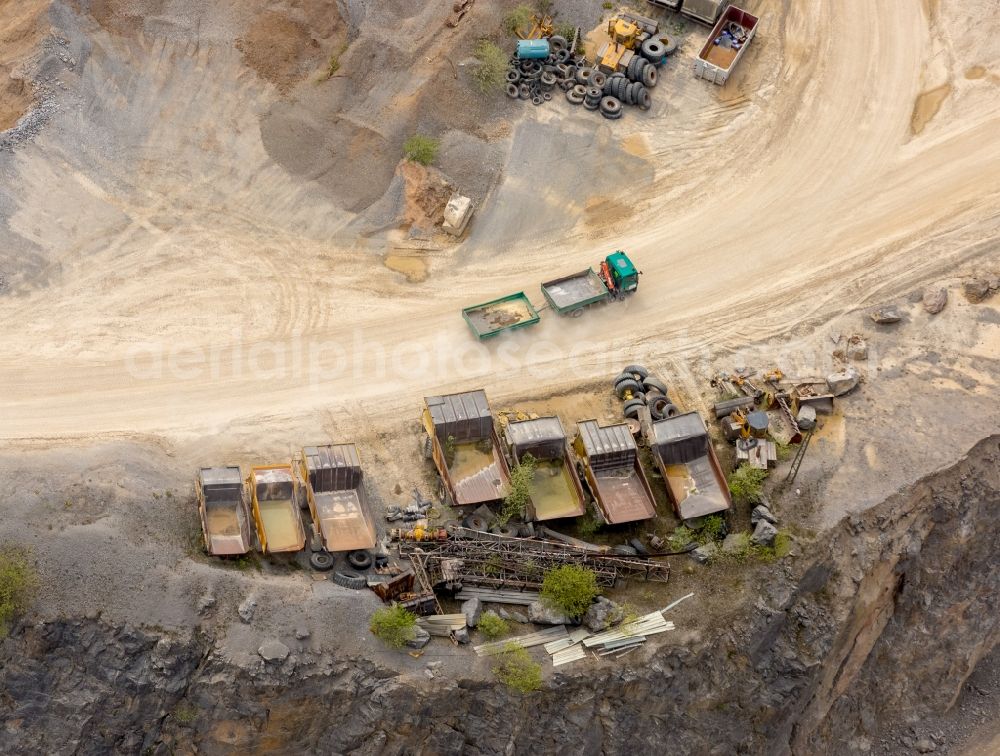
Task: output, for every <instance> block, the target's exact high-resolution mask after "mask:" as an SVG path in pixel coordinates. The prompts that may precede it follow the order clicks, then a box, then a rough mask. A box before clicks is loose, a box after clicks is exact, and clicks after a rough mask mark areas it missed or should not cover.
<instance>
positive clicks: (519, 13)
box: [503, 3, 535, 34]
mask: <svg viewBox="0 0 1000 756" xmlns="http://www.w3.org/2000/svg"><path fill="white" fill-rule="evenodd" d="M534 13H535V9H534V8H532V7H531V6H530V5H528V4H527V3H521V4H520V5H518V6H517V7H516V8H514V9H512V10H511V11H510V13H508V14H507V15H506V16H504V17H503V30H504V31H505V32H507V33H508V34H517V31H518V29H522V30H524V31H527V30H528V28H530V27H531V17H532V15H534Z"/></svg>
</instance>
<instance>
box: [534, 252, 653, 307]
mask: <svg viewBox="0 0 1000 756" xmlns="http://www.w3.org/2000/svg"><path fill="white" fill-rule="evenodd" d="M640 275H641V271H639V270H637V269H636V267H635V265H634V264H633V263H632V260H631V259H629V256H628V255H627V254H625V253H624V252H622V251H621V250H617V251H616V252H613V253H612V254H610V255H608V256H607V257H605V258H604V260H602V261H601V264H600V266H599V269H598V270H597V271H596V272H595V271H594V269H593V268H587V269H586V270H581V271H580V272H579V273H573V274H572V275H569V276H563V277H562V278H555V279H553V280H551V281H545V282H544V283H543V284H542V296H544V297H545V301H546V302H548V304H549V306H550V307H551V308H552V309H553V310H555V311H556V312H558V313H559V314H560V315H569V316H571V317H577V316H579V315H580V314H582V312H583V310H584V309H585V308H587V307H590V306H591V305H594V304H598V303H599V302H607V301H610V300H622V299H624V298H625V297H626V296H627V295H629V294H632V293H633V292H635V291H636V289H638V288H639V276H640Z"/></svg>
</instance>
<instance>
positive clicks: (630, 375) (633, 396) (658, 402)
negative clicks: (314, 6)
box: [613, 365, 678, 420]
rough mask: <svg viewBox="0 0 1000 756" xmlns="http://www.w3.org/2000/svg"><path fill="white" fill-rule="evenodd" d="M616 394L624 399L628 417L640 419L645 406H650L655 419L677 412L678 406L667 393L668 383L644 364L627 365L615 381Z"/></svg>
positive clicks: (623, 406) (623, 407)
mask: <svg viewBox="0 0 1000 756" xmlns="http://www.w3.org/2000/svg"><path fill="white" fill-rule="evenodd" d="M613 386H614V390H615V396H617V397H618V398H619V399H621V400H622V402H623V404H622V414H623V415H624V416H625V418H626V419H630V420H638V419H639V413H640V412H641V410H642V408H643V407H648V408H649V414H650V417H652V418H653V420H663V419H664V418H668V417H673V416H674V415H676V414H677V412H678V410H677V407H675V406H674V404H673V402H671V401H670V397H669V396H668V395H667V384H666V383H664V382H663V381H661V380H660V379H659V378H656V377H655V376H652V375H650V374H649V371H648V370H647V369H646V368H645V367H643V366H642V365H626V366H625V368H624V369H622V372H621V373H620V374H619V375H618V376H617V377H616V378H615V380H614V382H613Z"/></svg>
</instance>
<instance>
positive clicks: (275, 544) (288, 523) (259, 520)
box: [247, 465, 306, 554]
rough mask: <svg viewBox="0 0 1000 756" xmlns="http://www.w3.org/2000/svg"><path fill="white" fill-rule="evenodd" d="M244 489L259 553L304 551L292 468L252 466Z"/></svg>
mask: <svg viewBox="0 0 1000 756" xmlns="http://www.w3.org/2000/svg"><path fill="white" fill-rule="evenodd" d="M247 487H248V488H249V491H250V503H251V509H252V511H253V519H254V524H255V525H256V526H257V538H258V540H259V541H260V548H261V551H263V552H264V553H265V554H272V553H277V552H293V551H301V550H302V549H303V548H305V545H306V532H305V528H303V527H302V518H301V517H300V516H299V506H298V503H297V502H296V497H297V493H298V485H297V481H296V479H295V475H294V473H293V472H292V466H291V465H264V466H259V467H252V468H250V477H249V478H247Z"/></svg>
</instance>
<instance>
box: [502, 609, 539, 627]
mask: <svg viewBox="0 0 1000 756" xmlns="http://www.w3.org/2000/svg"><path fill="white" fill-rule="evenodd" d="M497 616H498V617H499V618H500V619H505V620H510V621H511V622H520V623H521V624H522V625H526V624H528V622H530V621H531V620H529V619H528V618H527V617H525V616H524V613H523V612H519V611H517V610H516V609H504V608H503V607H500V608H498V609H497Z"/></svg>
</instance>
